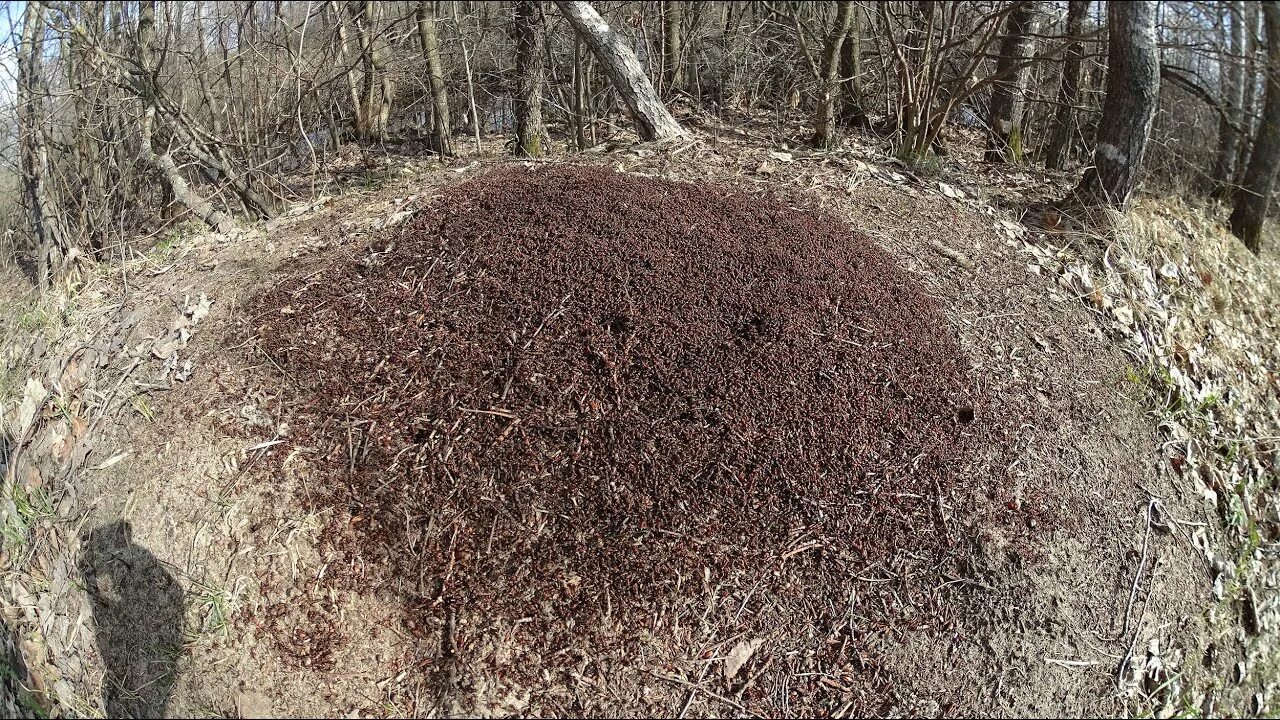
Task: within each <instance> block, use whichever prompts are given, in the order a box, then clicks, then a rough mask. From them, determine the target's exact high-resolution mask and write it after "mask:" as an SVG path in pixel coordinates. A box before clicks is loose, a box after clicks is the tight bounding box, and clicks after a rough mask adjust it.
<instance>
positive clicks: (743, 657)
mask: <svg viewBox="0 0 1280 720" xmlns="http://www.w3.org/2000/svg"><path fill="white" fill-rule="evenodd" d="M763 644H764V638H756V639H754V640H743V641H742V642H740V643H738V644H737V645H734V646H733V649H732V650H730V651H729V654H728V655H727V656H725V659H724V679H725V680H732V679H733V678H734V677H736V676H737V674H738V673H739V672H741V671H742V666H744V665H746V664H747V663H748V662H750V660H751V656H752V655H755V654H756V650H759V649H760V646H761V645H763Z"/></svg>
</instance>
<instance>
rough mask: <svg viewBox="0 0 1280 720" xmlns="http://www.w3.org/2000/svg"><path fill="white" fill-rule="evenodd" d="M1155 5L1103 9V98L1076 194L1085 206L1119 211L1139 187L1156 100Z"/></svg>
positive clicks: (1141, 0)
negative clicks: (1090, 153)
mask: <svg viewBox="0 0 1280 720" xmlns="http://www.w3.org/2000/svg"><path fill="white" fill-rule="evenodd" d="M1157 5H1158V3H1157V2H1155V0H1134V2H1111V3H1107V24H1108V25H1109V27H1108V29H1107V35H1108V37H1109V38H1110V39H1109V43H1108V45H1109V47H1108V50H1107V94H1106V99H1105V100H1104V101H1103V103H1102V119H1101V120H1100V121H1099V123H1098V135H1097V148H1096V150H1095V151H1094V158H1093V166H1092V167H1090V168H1089V169H1088V170H1086V171H1085V173H1084V177H1083V178H1082V179H1081V181H1080V185H1079V186H1078V187H1077V188H1076V197H1077V199H1078V200H1079V201H1080V202H1082V203H1084V204H1086V205H1110V206H1112V207H1115V208H1120V209H1124V208H1125V207H1126V206H1127V205H1128V203H1129V196H1130V195H1131V194H1132V193H1133V189H1134V188H1135V187H1136V186H1137V183H1138V172H1139V170H1140V169H1141V168H1142V158H1143V156H1144V155H1146V151H1147V140H1148V138H1149V137H1150V135H1151V123H1152V120H1154V119H1155V115H1156V102H1157V100H1158V99H1159V96H1160V58H1159V54H1158V51H1157V49H1156V8H1157Z"/></svg>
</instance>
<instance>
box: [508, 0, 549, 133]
mask: <svg viewBox="0 0 1280 720" xmlns="http://www.w3.org/2000/svg"><path fill="white" fill-rule="evenodd" d="M515 23H516V25H515V35H516V86H517V87H516V97H515V114H516V154H517V155H523V156H525V157H539V156H541V155H542V136H543V135H545V134H546V132H547V131H546V128H544V127H543V126H542V75H543V59H544V55H543V47H542V33H543V30H542V25H543V18H542V2H541V0H520V1H519V2H517V3H516V20H515Z"/></svg>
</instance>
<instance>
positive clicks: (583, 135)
mask: <svg viewBox="0 0 1280 720" xmlns="http://www.w3.org/2000/svg"><path fill="white" fill-rule="evenodd" d="M586 75H587V58H586V55H585V53H583V52H582V38H581V37H580V36H579V35H577V34H575V35H574V36H573V138H574V142H575V144H576V145H577V146H578V149H579V150H586V149H587V147H589V143H588V142H587V126H588V124H589V123H590V122H591V120H590V118H589V117H588V115H587V114H588V113H589V112H590V105H589V103H588V102H587V77H586Z"/></svg>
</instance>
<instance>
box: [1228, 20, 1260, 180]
mask: <svg viewBox="0 0 1280 720" xmlns="http://www.w3.org/2000/svg"><path fill="white" fill-rule="evenodd" d="M1261 21H1262V13H1261V12H1259V11H1258V4H1257V3H1245V13H1244V35H1245V57H1244V59H1243V60H1242V63H1243V66H1242V70H1243V72H1244V102H1243V104H1242V105H1241V107H1242V108H1243V110H1244V116H1243V117H1242V118H1241V120H1242V122H1241V124H1242V125H1243V126H1244V130H1245V134H1244V135H1243V136H1242V137H1241V138H1240V152H1239V155H1237V156H1236V173H1235V177H1234V179H1233V183H1232V184H1233V185H1236V186H1239V185H1240V184H1241V183H1242V182H1244V173H1245V171H1246V170H1247V169H1248V167H1249V157H1250V153H1251V151H1252V148H1253V136H1254V132H1255V130H1256V129H1257V122H1256V120H1255V115H1256V113H1257V109H1258V108H1257V105H1258V98H1257V94H1258V92H1257V88H1258V75H1259V74H1260V70H1259V67H1258V65H1259V62H1258V60H1259V58H1258V54H1259V53H1258V35H1259V34H1260V32H1261Z"/></svg>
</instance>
